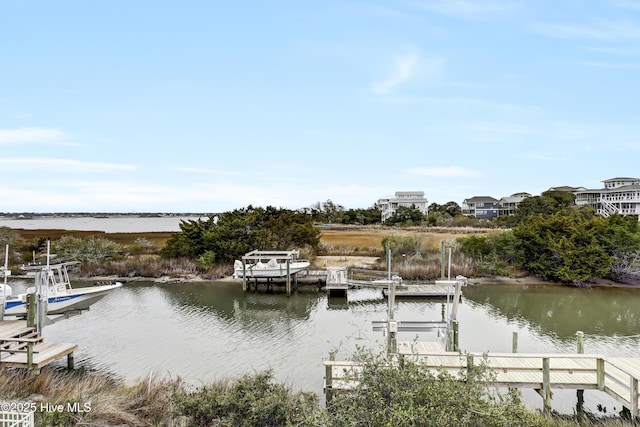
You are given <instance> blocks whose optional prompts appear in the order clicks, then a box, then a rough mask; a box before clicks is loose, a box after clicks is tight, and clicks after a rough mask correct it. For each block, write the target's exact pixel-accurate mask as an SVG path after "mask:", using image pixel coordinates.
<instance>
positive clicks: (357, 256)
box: [13, 224, 640, 288]
mask: <svg viewBox="0 0 640 427" xmlns="http://www.w3.org/2000/svg"><path fill="white" fill-rule="evenodd" d="M319 228H320V229H321V230H322V234H321V238H320V241H321V254H320V255H317V256H312V257H311V261H312V265H311V270H319V269H324V268H325V267H342V266H346V267H349V268H363V269H372V270H378V271H386V270H387V266H386V257H385V254H384V252H383V249H382V245H381V243H382V241H383V239H385V238H390V237H394V238H408V239H416V240H417V241H419V245H420V246H421V249H422V252H423V253H424V254H425V257H430V261H431V264H432V265H431V266H430V268H429V274H430V275H431V278H430V279H427V280H423V279H418V281H423V282H429V281H433V280H436V279H437V278H439V277H440V262H441V256H440V254H439V250H440V248H439V246H440V245H441V244H444V245H445V246H446V247H447V248H448V247H453V246H455V240H456V238H457V237H460V236H469V235H487V234H489V233H493V232H495V230H493V229H488V228H478V227H420V226H414V227H393V228H389V227H384V226H371V225H369V226H352V225H340V224H336V225H323V226H320V227H319ZM15 231H16V232H17V233H18V234H19V236H20V238H21V239H24V240H26V241H29V240H32V241H33V240H40V241H42V240H44V239H48V240H55V239H60V238H62V237H65V236H67V237H73V238H77V239H86V238H91V237H93V238H100V239H107V240H109V241H112V242H114V243H116V244H118V245H121V246H123V247H125V248H127V249H128V252H129V255H127V258H131V259H132V260H134V262H135V264H137V265H141V266H140V267H139V268H137V269H136V268H134V270H135V273H131V272H129V273H127V274H117V273H116V274H111V272H110V273H107V274H104V273H103V272H101V271H100V270H101V269H100V268H97V269H96V268H94V267H92V266H88V267H87V268H84V269H83V270H82V271H81V272H80V273H79V274H78V275H76V277H77V278H78V279H79V280H82V281H88V280H91V281H106V280H116V279H117V280H123V281H126V282H130V283H135V282H155V283H177V284H179V283H195V282H212V281H217V282H228V283H233V282H238V283H242V280H241V279H234V278H233V277H232V275H231V271H232V270H231V266H229V267H228V268H217V269H215V270H214V271H204V272H202V271H197V269H196V268H189V267H195V266H187V267H182V266H180V265H178V266H176V267H175V269H174V270H175V271H172V272H170V273H169V274H162V271H161V268H162V267H163V266H162V265H160V264H158V263H157V261H158V256H157V253H158V252H159V250H160V249H161V248H162V247H163V246H164V245H165V244H166V242H167V240H169V239H170V238H171V236H173V235H174V234H176V232H114V233H111V232H104V231H78V230H63V229H39V230H27V229H15ZM141 241H142V242H144V244H143V245H144V246H145V247H143V248H142V247H140V244H139V243H138V242H141ZM456 261H457V260H455V258H454V261H453V267H454V268H453V269H452V275H453V276H455V275H457V274H461V275H463V276H465V277H467V278H468V279H469V284H471V285H482V284H503V285H516V284H529V285H560V286H566V284H563V283H561V282H555V281H551V280H548V279H546V278H543V277H538V276H535V275H532V274H527V273H526V272H522V271H515V272H512V274H510V275H508V276H505V275H482V274H469V271H473V268H470V266H469V265H468V260H463V261H458V264H463V265H462V266H460V265H456ZM403 262H404V263H405V264H408V265H409V266H410V264H411V261H410V260H409V261H408V262H407V261H404V260H403ZM176 264H177V263H176ZM158 265H160V267H158ZM396 267H397V266H396V265H393V264H392V268H393V269H395V268H396ZM409 270H411V269H409ZM460 270H462V271H460ZM145 273H146V274H145ZM411 273H413V271H409V275H408V276H406V277H405V276H403V275H402V274H400V276H401V277H403V278H406V280H408V281H411V280H414V279H413V278H412V277H411ZM13 274H14V276H13V277H14V278H20V277H22V276H21V275H20V273H19V269H14V272H13ZM302 282H304V280H302ZM584 287H605V288H640V279H635V280H627V281H625V282H615V281H613V280H609V279H593V280H591V281H589V282H588V283H585V284H584Z"/></svg>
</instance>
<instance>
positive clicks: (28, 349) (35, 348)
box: [0, 320, 78, 370]
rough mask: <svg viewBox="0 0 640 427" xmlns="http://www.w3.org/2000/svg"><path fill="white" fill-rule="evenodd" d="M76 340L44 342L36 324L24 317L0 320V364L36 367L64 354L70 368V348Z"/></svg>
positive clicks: (11, 366)
mask: <svg viewBox="0 0 640 427" xmlns="http://www.w3.org/2000/svg"><path fill="white" fill-rule="evenodd" d="M77 348H78V344H73V343H52V342H44V338H43V337H42V336H40V335H39V334H38V332H37V331H36V329H35V327H31V326H27V321H26V320H3V321H0V368H26V369H36V370H39V369H41V368H42V367H44V366H46V365H48V364H49V363H51V362H53V361H56V360H58V359H61V358H63V357H65V356H67V366H68V368H69V369H73V364H74V360H73V352H74V351H75V350H76V349H77Z"/></svg>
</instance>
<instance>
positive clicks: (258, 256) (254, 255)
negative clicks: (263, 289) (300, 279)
mask: <svg viewBox="0 0 640 427" xmlns="http://www.w3.org/2000/svg"><path fill="white" fill-rule="evenodd" d="M299 256H300V251H298V250H292V251H275V250H271V251H260V250H257V249H255V250H253V251H251V252H247V253H246V254H245V255H244V256H243V257H242V273H243V274H242V290H243V291H247V289H248V282H247V261H254V263H257V262H258V261H262V260H272V259H275V260H276V261H284V264H285V265H286V268H287V274H286V276H285V277H286V281H287V282H286V290H287V296H290V295H291V290H292V287H291V276H293V277H294V278H295V277H296V273H293V274H291V271H290V266H291V263H292V262H296V261H297V260H298V257H299ZM255 280H256V283H257V280H258V279H257V278H256V279H255ZM267 280H270V279H267Z"/></svg>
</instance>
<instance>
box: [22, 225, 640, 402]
mask: <svg viewBox="0 0 640 427" xmlns="http://www.w3.org/2000/svg"><path fill="white" fill-rule="evenodd" d="M70 227H71V228H73V229H77V228H75V225H72V226H70ZM43 228H47V227H43ZM12 284H13V285H14V291H16V292H18V291H19V290H20V287H24V286H27V285H31V284H30V283H27V282H24V281H20V280H16V281H13V282H12ZM638 307H640V291H638V290H634V289H625V288H619V289H618V288H615V289H614V288H571V287H562V286H554V285H527V284H519V285H481V286H467V287H465V288H464V289H463V298H462V304H461V305H460V307H459V312H458V318H459V320H460V340H459V343H460V347H461V348H462V349H463V350H466V351H474V352H483V351H490V352H510V351H511V348H512V335H513V332H517V333H518V337H519V342H518V350H519V351H520V352H575V351H576V332H577V331H583V332H584V333H585V352H586V353H601V354H605V355H611V356H633V357H639V356H640V337H639V335H638V334H640V310H638ZM446 311H447V307H445V305H443V302H441V301H433V300H432V301H429V300H398V302H397V308H396V318H397V319H400V320H441V318H442V313H443V312H446ZM386 316H387V301H386V299H384V298H383V297H382V294H381V292H380V291H375V290H358V291H350V293H349V297H348V298H347V299H333V298H332V299H329V298H327V296H326V294H324V293H323V292H321V291H320V292H315V291H304V292H294V293H293V295H292V296H290V297H287V296H286V295H285V294H267V293H263V292H257V293H256V292H247V293H244V292H243V291H242V286H241V283H239V282H235V283H230V282H202V283H183V284H157V283H139V282H136V283H126V284H125V286H123V287H122V288H120V289H117V290H114V291H113V292H112V293H111V294H109V295H107V296H106V297H105V298H104V299H102V300H101V301H99V302H97V303H96V304H94V305H93V306H92V307H91V310H90V311H88V312H85V313H83V314H81V315H79V316H75V317H71V318H69V319H65V320H61V321H59V322H56V323H54V324H52V325H48V326H46V327H45V329H44V336H45V338H46V339H47V340H50V341H54V342H55V341H57V342H75V343H78V345H79V349H78V351H77V352H76V365H78V366H84V367H86V368H89V369H96V370H99V371H102V372H107V373H110V374H112V375H115V376H117V377H119V378H122V379H124V380H125V381H127V382H133V381H135V380H137V379H141V378H144V377H145V376H147V375H148V374H150V373H152V374H154V375H162V376H171V377H177V376H179V377H181V378H183V379H184V380H185V381H187V382H189V383H193V384H204V383H207V382H210V381H213V380H216V379H220V378H229V377H237V376H240V375H243V374H245V373H251V372H257V371H262V370H265V369H271V370H272V371H273V373H274V375H275V377H276V379H277V380H278V381H281V382H283V383H285V384H287V385H289V386H290V387H291V388H292V389H294V390H305V391H312V392H315V393H317V394H318V395H322V385H323V375H324V368H323V365H322V362H323V361H324V360H326V359H327V358H328V356H329V353H330V352H332V351H337V355H336V358H337V359H338V360H341V359H342V360H343V359H346V358H348V357H349V356H350V355H351V354H352V353H353V352H354V351H355V349H356V348H357V347H359V346H360V347H362V346H364V347H367V348H371V349H373V350H374V351H383V350H384V345H385V343H386V340H385V338H384V337H383V336H382V334H381V333H379V332H373V331H372V324H371V322H372V321H373V320H383V319H385V318H386ZM398 339H399V340H406V341H411V340H413V339H418V340H436V339H438V337H437V336H436V334H433V333H423V334H419V335H416V334H415V333H401V334H399V336H398ZM523 394H524V397H525V402H526V403H527V405H528V406H530V407H532V408H540V407H541V406H542V401H541V399H540V397H539V396H537V395H536V394H535V393H534V392H533V391H531V390H524V391H523ZM575 404H576V398H575V391H570V390H554V397H553V409H554V410H557V411H560V412H563V413H573V411H574V408H575ZM585 405H586V407H587V408H588V409H590V410H592V411H594V412H595V411H597V410H596V409H595V408H597V407H598V405H602V406H604V407H606V408H607V410H608V414H611V413H616V412H618V411H620V410H621V407H620V405H619V404H617V403H616V402H615V401H613V400H612V399H610V398H609V397H607V396H606V395H604V394H603V393H600V392H597V391H589V390H587V391H586V392H585Z"/></svg>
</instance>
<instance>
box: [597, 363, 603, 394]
mask: <svg viewBox="0 0 640 427" xmlns="http://www.w3.org/2000/svg"><path fill="white" fill-rule="evenodd" d="M596 375H597V378H598V390H600V391H604V359H603V358H602V357H598V358H597V359H596Z"/></svg>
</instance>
